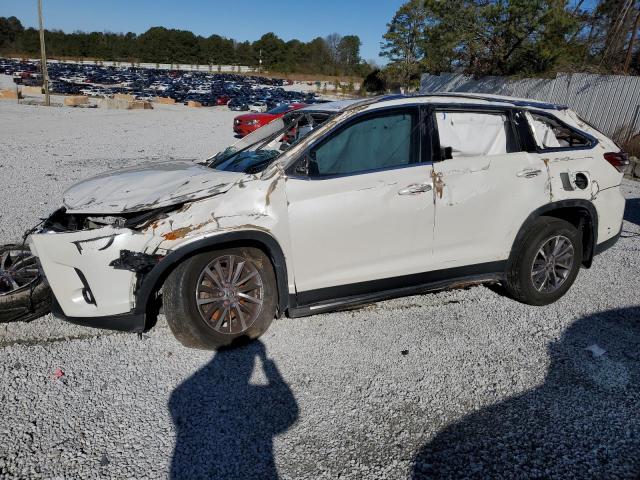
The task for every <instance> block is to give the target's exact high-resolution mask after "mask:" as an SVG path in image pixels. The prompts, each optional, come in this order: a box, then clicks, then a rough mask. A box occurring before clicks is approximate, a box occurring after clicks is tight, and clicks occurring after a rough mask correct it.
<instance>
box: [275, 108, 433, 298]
mask: <svg viewBox="0 0 640 480" xmlns="http://www.w3.org/2000/svg"><path fill="white" fill-rule="evenodd" d="M421 126H422V122H421V112H420V110H419V109H418V108H414V107H405V108H394V109H392V110H377V111H372V112H368V113H365V114H361V115H358V116H357V117H356V118H355V119H352V120H350V121H349V122H348V123H346V124H344V125H341V126H339V127H337V128H336V129H335V130H333V131H332V132H330V133H329V134H328V135H327V136H326V137H325V138H324V139H322V140H320V141H319V142H318V143H316V144H315V145H313V146H312V147H311V149H310V151H309V152H308V155H307V156H305V157H304V158H303V159H301V160H300V161H301V162H308V164H309V166H310V167H309V169H308V170H309V172H308V174H306V175H297V174H296V173H295V169H296V165H294V166H293V173H289V174H288V178H287V199H288V202H289V206H288V208H289V225H290V237H291V246H292V256H293V268H294V274H295V283H296V289H297V292H298V300H299V302H300V303H301V304H305V303H314V302H319V301H322V300H326V299H329V298H338V297H346V296H352V295H358V294H363V293H371V292H372V291H377V290H386V289H389V288H397V287H398V286H406V285H405V284H404V283H403V280H402V277H403V276H406V275H409V274H412V273H417V272H423V271H425V270H427V269H428V268H429V264H430V261H431V247H432V242H433V211H434V205H433V196H432V192H431V188H432V187H431V173H432V166H431V161H430V158H428V157H426V156H425V154H424V152H423V151H422V150H423V149H422V147H421V130H422V128H421ZM426 151H430V149H426ZM389 279H395V280H389ZM394 282H395V283H394Z"/></svg>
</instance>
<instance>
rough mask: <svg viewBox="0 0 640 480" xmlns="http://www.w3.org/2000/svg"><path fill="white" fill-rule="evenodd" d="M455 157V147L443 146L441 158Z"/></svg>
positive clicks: (449, 158)
mask: <svg viewBox="0 0 640 480" xmlns="http://www.w3.org/2000/svg"><path fill="white" fill-rule="evenodd" d="M451 159H453V148H452V147H441V148H440V160H451Z"/></svg>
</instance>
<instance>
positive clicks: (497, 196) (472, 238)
mask: <svg viewBox="0 0 640 480" xmlns="http://www.w3.org/2000/svg"><path fill="white" fill-rule="evenodd" d="M432 115H433V124H434V127H435V128H434V140H433V142H434V145H435V146H436V149H437V150H436V152H435V156H437V157H438V158H437V161H434V200H435V205H436V215H435V229H434V231H435V234H434V244H433V248H434V261H435V263H436V265H435V268H439V269H444V268H451V267H460V266H471V265H476V266H477V267H474V268H473V269H471V270H470V271H469V272H468V273H469V274H474V273H485V272H484V270H486V271H487V272H490V271H495V270H501V269H502V268H503V267H504V265H503V264H501V263H500V262H503V261H504V260H506V259H507V258H508V255H509V252H510V249H511V246H512V243H513V240H514V238H515V236H516V234H517V232H518V229H519V228H520V226H521V225H522V224H523V222H524V221H525V219H526V218H527V216H528V215H529V214H530V213H531V212H532V211H533V210H535V209H536V208H537V207H539V206H541V205H543V204H545V203H547V202H549V201H550V191H549V185H548V178H549V177H548V174H547V168H546V166H545V163H544V162H543V161H542V159H540V158H539V157H537V156H536V155H532V154H530V153H527V152H526V151H525V150H526V149H527V148H526V147H525V145H524V143H525V141H526V139H524V138H522V135H520V134H519V131H520V128H521V127H522V126H523V125H525V124H526V118H525V117H524V115H523V114H522V113H521V112H519V111H518V110H515V109H509V108H487V107H484V106H482V107H473V106H468V105H467V106H447V107H437V108H436V107H434V108H433V109H432ZM476 270H477V271H476Z"/></svg>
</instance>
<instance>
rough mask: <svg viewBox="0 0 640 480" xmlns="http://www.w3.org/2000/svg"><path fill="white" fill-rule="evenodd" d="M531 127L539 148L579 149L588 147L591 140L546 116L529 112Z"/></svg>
mask: <svg viewBox="0 0 640 480" xmlns="http://www.w3.org/2000/svg"><path fill="white" fill-rule="evenodd" d="M529 115H530V117H529V118H530V119H531V126H532V128H533V132H534V134H535V137H536V143H537V144H538V147H540V148H542V149H545V148H579V147H588V146H589V145H590V142H589V140H587V138H586V137H584V136H582V135H580V134H579V133H577V132H576V131H574V130H572V129H570V128H568V127H566V126H565V125H563V124H562V123H560V122H559V121H558V120H555V119H553V118H552V117H547V116H546V115H539V114H537V113H533V112H529Z"/></svg>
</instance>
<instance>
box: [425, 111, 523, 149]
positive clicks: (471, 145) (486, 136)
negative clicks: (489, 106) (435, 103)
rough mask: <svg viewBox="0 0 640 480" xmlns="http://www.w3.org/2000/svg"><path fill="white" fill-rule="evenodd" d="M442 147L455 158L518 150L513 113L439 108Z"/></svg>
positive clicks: (437, 112) (439, 129) (439, 130)
mask: <svg viewBox="0 0 640 480" xmlns="http://www.w3.org/2000/svg"><path fill="white" fill-rule="evenodd" d="M436 123H437V126H438V136H439V139H440V148H441V149H446V148H451V157H452V159H454V160H455V159H456V158H462V157H477V156H485V155H503V154H505V153H511V152H517V151H519V150H520V149H519V148H518V146H517V142H516V140H515V137H514V134H513V129H512V128H511V122H510V120H509V117H508V116H507V115H506V114H505V113H502V112H495V113H493V112H457V111H456V112H452V111H446V110H437V111H436Z"/></svg>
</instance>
